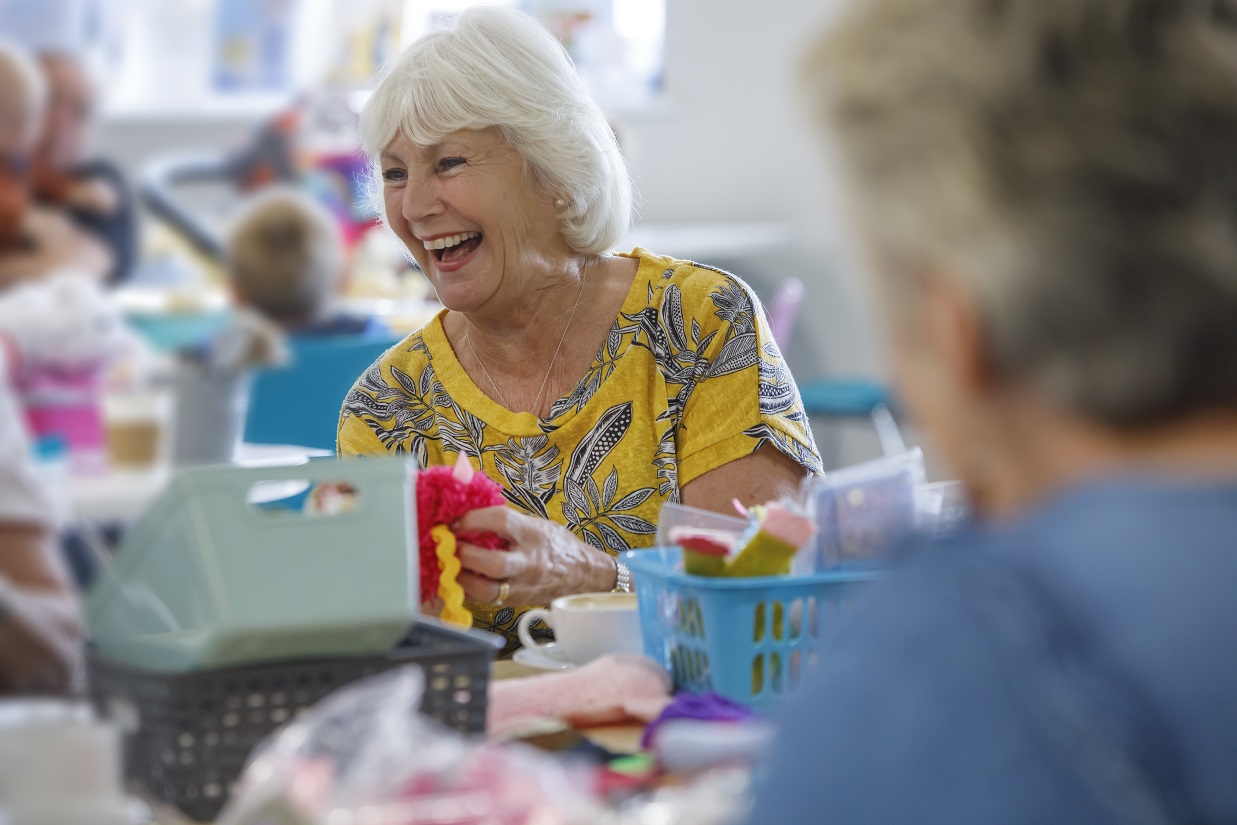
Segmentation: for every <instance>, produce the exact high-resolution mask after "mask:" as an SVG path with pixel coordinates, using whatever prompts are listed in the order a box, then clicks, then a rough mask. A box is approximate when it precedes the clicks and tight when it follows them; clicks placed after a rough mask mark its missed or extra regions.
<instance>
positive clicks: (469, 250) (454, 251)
mask: <svg viewBox="0 0 1237 825" xmlns="http://www.w3.org/2000/svg"><path fill="white" fill-rule="evenodd" d="M484 240H485V236H484V235H482V234H481V233H480V232H456V233H454V234H446V235H432V236H430V237H428V238H422V239H421V243H422V245H423V246H424V247H425V251H426V252H427V253H429V254H430V255H431V256H432V257H433V258H434V264H435V268H436V269H437V270H438V271H439V272H454V271H455V270H457V269H459V268H460V267H462V266H464V265H465V264H467V263H468V262H469V261H470V260H472V257H473V255H475V254H476V252H477V250H478V249H480V248H481V244H482V243H483V242H484Z"/></svg>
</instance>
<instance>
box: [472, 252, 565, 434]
mask: <svg viewBox="0 0 1237 825" xmlns="http://www.w3.org/2000/svg"><path fill="white" fill-rule="evenodd" d="M587 274H588V264H587V263H586V264H585V265H584V270H583V271H582V272H581V273H580V291H579V292H577V293H576V302H575V304H573V305H572V307H571V314H570V315H568V316H567V326H565V327H563V334H562V335H561V336H560V337H559V339H558V346H557V347H555V348H554V355H552V356H550V366H548V367H546V370H545V377H544V378H542V379H541V386H540V387H539V388H538V389H537V397H536V398H535V399H533V408H532V413H533V415H537V408H538V407H539V406H541V394H542V393H544V392H545V386H546V383H547V382H548V381H549V380H550V373H552V372H554V364H555V362H557V361H558V353H559V352H560V351H561V350H562V348H563V342H564V341H566V340H567V331H568V330H570V329H571V322H572V321H574V320H575V317H576V310H577V309H578V308H579V306H580V298H582V297H583V296H584V278H585V276H586V275H587ZM464 343H465V344H467V345H468V351H469V352H471V353H472V358H473V360H474V361H476V362H477V366H479V367H481V372H482V373H484V375H485V377H486V380H488V381H489V382H490V386H491V387H493V388H494V392H495V393H496V394H497V395H498V400H499V401H501V402H503V406H504V407H506V408H507V409H509V410H510V409H512V407H511V405H510V404H509V403H507V398H506V397H505V396H504V395H503V391H502V390H500V389H499V388H498V384H497V383H496V382H495V381H494V376H492V375H490V371H489V370H487V369H486V368H485V363H484V362H483V361H482V360H481V357H480V356H478V355H477V350H476V349H474V348H473V345H472V336H470V335H469V334H468V330H467V329H465V330H464ZM538 417H540V416H538Z"/></svg>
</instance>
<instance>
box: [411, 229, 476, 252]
mask: <svg viewBox="0 0 1237 825" xmlns="http://www.w3.org/2000/svg"><path fill="white" fill-rule="evenodd" d="M479 237H481V233H480V232H461V233H460V234H458V235H447V236H446V237H445V238H435V239H434V240H432V241H422V243H423V244H425V251H426V252H435V251H437V250H439V249H450V248H451V247H453V246H459V245H460V244H462V243H463V242H464V241H467V240H469V239H471V238H479Z"/></svg>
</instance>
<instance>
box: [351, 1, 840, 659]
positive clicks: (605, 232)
mask: <svg viewBox="0 0 1237 825" xmlns="http://www.w3.org/2000/svg"><path fill="white" fill-rule="evenodd" d="M361 133H362V140H363V143H364V145H365V149H366V151H367V152H368V153H369V155H370V156H371V157H372V158H373V159H374V161H375V164H376V165H377V166H378V167H379V170H380V175H381V181H382V193H383V201H384V206H385V217H386V222H387V224H388V226H389V227H390V228H391V230H392V231H393V232H394V233H395V234H396V236H398V238H399V239H400V241H401V242H402V243H403V244H404V246H405V247H406V248H407V250H408V252H409V254H411V255H412V256H413V257H414V258H415V259H416V260H417V263H418V264H419V265H420V267H421V270H422V271H423V272H424V273H425V275H426V277H427V278H428V279H429V280H430V282H431V283H432V284H433V286H434V289H435V291H436V292H437V295H438V299H439V300H440V301H441V302H442V304H443V305H444V306H445V307H446V309H445V310H443V311H442V312H441V313H439V315H438V316H437V317H435V318H434V320H432V321H431V322H430V323H429V324H427V325H426V326H425V327H424V328H423V329H421V330H420V331H418V332H416V333H414V334H413V335H411V336H410V337H408V338H407V339H405V340H404V341H403V342H402V343H401V344H399V345H397V346H395V347H392V348H391V349H390V350H389V351H388V352H387V353H386V354H385V355H384V356H382V358H380V359H379V360H378V361H377V362H376V363H375V364H374V365H373V366H371V367H370V369H369V370H368V371H367V372H366V373H365V375H363V376H362V377H361V378H360V379H359V380H358V381H357V383H356V385H355V386H354V388H353V389H352V391H351V392H350V393H349V394H348V397H347V398H346V399H345V402H344V405H343V412H342V415H341V417H340V426H339V450H340V452H341V453H342V454H344V455H358V454H359V455H367V454H378V455H382V454H387V453H398V454H404V455H410V456H413V457H415V459H416V460H417V462H418V463H419V464H420V465H421V466H423V467H424V466H429V465H447V464H452V463H454V462H455V460H456V458H457V456H460V455H467V456H469V457H470V458H471V459H472V460H473V461H474V462H476V465H479V467H480V469H481V471H482V472H484V473H485V474H486V475H488V476H489V477H490V478H492V479H493V480H494V481H496V482H497V483H499V484H501V485H502V486H503V488H504V492H505V495H506V497H507V500H508V501H509V502H510V503H511V504H512V506H511V507H491V508H484V509H479V510H474V511H472V512H471V513H469V514H468V515H466V516H465V517H464V518H463V519H461V521H460V525H459V526H460V529H461V530H463V531H475V532H490V533H495V534H497V535H498V536H500V537H501V538H502V539H504V540H506V541H507V542H508V544H509V545H510V548H511V549H510V552H500V551H496V550H486V549H482V548H480V547H477V546H475V545H472V544H469V543H466V542H461V544H460V551H459V556H460V561H461V564H462V566H463V568H464V569H463V572H462V573H461V574H460V576H459V581H460V584H461V585H462V586H463V589H464V591H465V593H466V594H467V597H468V600H469V609H470V610H471V611H472V612H473V614H474V616H475V617H476V619H477V624H478V625H479V626H480V627H483V628H486V629H491V630H495V631H497V632H499V633H502V634H504V635H505V636H506V638H507V641H508V651H512V650H513V649H514V648H515V647H516V646H518V638H517V635H516V632H515V627H516V623H517V620H518V617H519V613H520V611H521V610H524V609H526V608H528V607H530V606H533V605H545V604H548V603H549V602H551V601H552V600H554V599H555V598H558V597H559V596H564V595H568V594H572V593H585V592H596V591H609V590H613V589H616V588H617V589H621V590H628V589H630V586H631V582H630V578H629V576H628V574H627V573H626V567H625V566H623V565H622V564H621V563H620V562H619V561H618V559H617V558H616V556H617V554H618V553H619V552H620V551H623V550H627V549H630V548H633V547H647V546H650V545H651V544H652V543H653V541H654V539H655V534H656V524H657V519H658V513H659V511H660V509H661V505H662V504H663V503H665V502H667V501H679V500H681V501H682V502H683V503H685V504H688V505H692V506H695V507H702V508H708V509H712V510H719V511H727V512H729V511H730V509H731V506H732V504H731V502H732V500H733V499H734V498H736V497H737V498H739V499H741V500H742V501H744V502H745V503H747V504H753V503H763V502H765V501H768V500H771V499H776V498H779V497H780V496H782V495H784V494H793V493H794V492H795V491H796V489H797V487H798V484H799V482H800V481H801V480H802V479H803V478H804V477H805V476H806V475H808V474H809V473H812V472H819V471H820V469H821V461H820V456H819V454H818V453H817V451H816V445H815V442H814V441H813V439H812V434H811V430H810V428H809V426H808V423H807V417H806V415H805V414H804V412H803V405H802V402H801V401H800V399H799V392H798V389H797V387H796V386H795V383H794V379H793V378H792V377H791V375H790V370H789V368H788V367H787V366H786V363H785V361H784V360H783V358H782V355H781V353H780V352H779V351H778V349H777V345H776V344H775V343H774V342H773V337H772V334H771V332H770V330H769V328H768V325H767V322H766V319H765V316H764V313H763V311H762V309H761V306H760V303H759V301H758V300H757V299H756V297H755V295H754V294H753V293H752V292H751V290H750V289H749V288H748V287H747V285H746V284H744V283H743V282H742V281H740V280H739V279H738V278H735V277H734V276H732V275H730V274H728V273H724V272H721V271H719V270H716V269H712V268H710V267H707V266H701V265H698V264H694V263H691V262H689V261H680V260H674V259H672V258H668V257H665V256H661V255H655V254H652V253H649V252H647V251H645V250H639V249H638V250H635V251H633V252H630V253H627V254H622V255H616V254H612V253H611V249H612V248H613V246H614V244H615V243H617V242H618V241H619V239H620V238H621V237H622V236H623V233H624V232H625V231H626V230H627V228H628V226H629V224H630V221H631V203H632V187H631V179H630V176H629V173H628V170H627V166H626V162H625V161H624V159H623V157H622V155H621V154H620V153H619V148H618V145H617V143H616V141H615V137H614V133H613V132H612V131H611V130H610V127H609V125H608V124H607V122H606V119H605V116H604V115H603V114H602V112H601V109H600V108H599V107H598V106H597V104H596V103H595V102H594V101H593V100H592V99H591V98H590V97H589V96H588V93H587V91H586V90H585V88H584V85H583V83H582V82H581V81H580V79H579V77H578V76H577V75H576V73H575V70H574V68H573V67H572V65H571V61H570V58H568V56H567V54H566V53H565V52H564V50H563V48H562V46H561V45H560V44H559V43H558V41H556V40H555V39H554V38H553V37H552V36H551V35H550V34H549V33H548V32H547V31H546V30H545V29H544V28H543V27H542V26H541V25H540V24H539V23H537V22H536V20H535V19H534V18H532V17H531V16H529V15H526V14H524V13H522V12H518V11H515V10H513V9H507V8H500V7H494V6H478V7H473V8H471V9H469V10H468V11H465V12H462V13H461V14H460V15H459V16H458V17H457V18H455V19H454V21H452V23H451V25H450V26H449V27H448V28H445V29H443V30H441V31H436V32H433V33H430V34H428V35H426V36H424V37H422V38H420V39H418V40H417V41H416V42H414V43H413V44H412V45H411V46H409V47H408V48H407V49H406V50H405V51H404V52H403V53H402V54H401V55H400V56H399V58H398V59H397V60H395V61H394V62H393V64H392V66H391V69H390V71H389V72H388V73H387V74H386V76H385V77H383V79H382V80H381V81H380V83H379V84H378V87H377V89H376V90H375V91H374V94H373V95H372V96H371V97H370V98H369V101H368V102H367V103H366V106H365V110H364V111H363V113H362V115H361Z"/></svg>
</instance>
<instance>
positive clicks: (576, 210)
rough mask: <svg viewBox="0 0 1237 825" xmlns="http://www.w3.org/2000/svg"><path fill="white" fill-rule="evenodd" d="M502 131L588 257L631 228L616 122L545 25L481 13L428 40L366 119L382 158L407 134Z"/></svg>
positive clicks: (368, 107) (411, 52) (381, 89)
mask: <svg viewBox="0 0 1237 825" xmlns="http://www.w3.org/2000/svg"><path fill="white" fill-rule="evenodd" d="M490 127H496V128H497V129H498V130H499V131H500V132H501V133H502V135H503V138H504V139H505V140H506V142H507V144H508V145H510V146H511V148H512V149H514V150H515V151H517V152H519V153H520V155H521V156H522V157H523V158H524V161H525V163H526V164H527V166H528V170H529V172H530V173H531V176H532V178H533V179H534V180H535V181H537V182H538V183H540V184H541V185H543V186H544V187H545V188H546V189H547V191H549V192H552V193H554V194H555V195H556V196H558V197H561V198H563V199H564V200H565V201H566V205H565V206H564V207H562V208H561V210H560V219H561V221H562V234H563V237H564V238H565V239H566V241H567V243H568V244H569V245H570V246H571V248H572V249H574V250H576V251H577V252H581V253H585V254H594V255H596V254H602V253H604V252H608V251H610V250H611V249H612V248H613V247H614V245H615V244H616V243H618V241H619V240H620V239H621V238H622V236H623V234H624V233H625V232H626V231H627V228H628V226H629V225H630V223H631V213H632V183H631V176H630V173H629V172H628V170H627V164H626V162H625V161H624V160H623V156H622V154H621V152H620V151H619V147H618V141H617V140H616V139H615V136H614V133H613V131H611V129H610V126H609V124H608V123H607V122H606V117H605V115H604V114H603V113H602V111H601V109H600V108H599V107H598V106H597V104H596V103H595V102H594V101H593V100H592V98H591V97H589V95H588V92H587V91H586V90H585V88H584V84H583V83H582V82H581V81H580V78H579V77H578V76H577V75H576V71H575V67H574V66H573V65H572V63H571V58H570V57H568V56H567V53H566V51H564V49H563V47H562V46H561V45H560V44H559V43H558V41H557V40H555V39H554V38H553V37H552V36H551V35H550V33H549V32H547V31H546V30H545V28H543V27H542V26H541V24H540V23H538V22H537V21H536V19H535V18H533V17H531V16H530V15H528V14H525V13H523V12H519V11H516V10H514V9H508V8H503V7H500V6H475V7H473V8H470V9H468V10H466V11H464V12H463V13H461V14H460V15H459V16H458V17H457V18H455V19H454V20H453V21H452V23H451V24H450V26H449V27H448V28H445V29H442V30H439V31H434V32H431V33H429V34H426V35H424V36H422V37H420V38H418V39H417V40H416V41H414V42H413V43H412V44H411V45H409V46H408V47H407V48H406V49H404V50H403V51H402V52H401V53H400V54H399V56H398V57H396V58H395V60H394V61H393V62H392V64H391V65H390V66H389V67H388V68H387V70H386V72H385V74H384V76H383V77H382V80H381V81H380V82H379V83H378V88H377V89H375V90H374V93H373V95H372V96H371V97H370V99H369V101H368V102H367V103H366V104H365V109H364V110H363V111H362V112H361V142H362V144H363V145H364V147H365V151H366V153H367V154H369V156H370V157H371V158H375V157H376V156H377V155H378V154H379V153H381V152H382V150H383V149H385V148H386V147H387V145H389V144H390V142H391V141H392V140H394V139H395V138H396V136H397V135H399V134H403V135H404V136H405V137H406V138H407V139H408V140H409V141H411V142H412V143H413V144H414V145H416V146H421V147H426V146H432V145H434V144H435V143H437V142H439V141H440V140H442V139H443V137H444V136H446V135H447V134H449V133H451V132H454V131H457V130H462V129H475V130H479V129H486V128H490Z"/></svg>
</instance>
